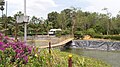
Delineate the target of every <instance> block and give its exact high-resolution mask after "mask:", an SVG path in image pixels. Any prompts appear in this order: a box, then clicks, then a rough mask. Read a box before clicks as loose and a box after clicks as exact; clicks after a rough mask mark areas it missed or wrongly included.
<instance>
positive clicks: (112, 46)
mask: <svg viewBox="0 0 120 67" xmlns="http://www.w3.org/2000/svg"><path fill="white" fill-rule="evenodd" d="M64 47H65V48H83V49H98V50H107V51H110V50H119V51H120V41H105V40H73V41H72V42H71V43H70V42H69V43H67V44H66V45H65V46H64Z"/></svg>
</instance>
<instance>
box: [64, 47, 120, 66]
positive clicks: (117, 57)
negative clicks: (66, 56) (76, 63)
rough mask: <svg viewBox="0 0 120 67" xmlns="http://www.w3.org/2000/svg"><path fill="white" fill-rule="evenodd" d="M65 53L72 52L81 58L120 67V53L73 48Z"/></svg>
mask: <svg viewBox="0 0 120 67" xmlns="http://www.w3.org/2000/svg"><path fill="white" fill-rule="evenodd" d="M65 52H70V53H74V54H78V55H81V56H86V57H90V58H95V59H98V60H102V61H104V62H105V63H108V64H110V65H111V66H112V67H120V52H119V51H103V50H91V49H81V48H71V49H66V50H65Z"/></svg>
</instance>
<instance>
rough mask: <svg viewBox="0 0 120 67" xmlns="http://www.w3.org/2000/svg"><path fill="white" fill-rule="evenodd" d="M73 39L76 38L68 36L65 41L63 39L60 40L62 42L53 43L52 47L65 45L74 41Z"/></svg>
mask: <svg viewBox="0 0 120 67" xmlns="http://www.w3.org/2000/svg"><path fill="white" fill-rule="evenodd" d="M73 39H74V38H68V39H66V40H64V41H62V42H60V43H57V44H52V45H51V47H57V46H62V45H64V44H66V43H68V42H70V41H72V40H73ZM48 47H49V45H47V46H40V47H39V48H48Z"/></svg>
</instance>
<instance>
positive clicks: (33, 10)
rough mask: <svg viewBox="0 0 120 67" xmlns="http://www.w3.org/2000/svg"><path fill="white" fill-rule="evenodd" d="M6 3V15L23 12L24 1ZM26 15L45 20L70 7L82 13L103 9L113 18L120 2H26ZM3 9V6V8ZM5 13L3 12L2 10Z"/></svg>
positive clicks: (31, 0) (119, 9)
mask: <svg viewBox="0 0 120 67" xmlns="http://www.w3.org/2000/svg"><path fill="white" fill-rule="evenodd" d="M5 1H7V2H8V15H14V14H15V13H17V12H18V11H22V12H23V11H24V8H23V6H24V0H5ZM26 1H27V15H29V16H37V17H44V18H47V14H48V13H49V12H52V11H58V12H60V11H61V10H63V9H65V8H70V7H71V6H73V7H76V8H81V10H83V11H90V12H100V13H106V12H105V11H103V10H102V9H103V8H108V11H109V12H110V13H112V15H113V16H115V15H116V14H118V12H119V11H120V4H119V3H120V0H26ZM4 7H5V6H4ZM4 13H5V10H4Z"/></svg>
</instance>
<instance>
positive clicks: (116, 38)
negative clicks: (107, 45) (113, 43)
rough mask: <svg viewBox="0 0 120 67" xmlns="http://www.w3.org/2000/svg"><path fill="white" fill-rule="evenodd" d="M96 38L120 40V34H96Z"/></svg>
mask: <svg viewBox="0 0 120 67" xmlns="http://www.w3.org/2000/svg"><path fill="white" fill-rule="evenodd" d="M94 38H102V39H112V40H120V35H94Z"/></svg>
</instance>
